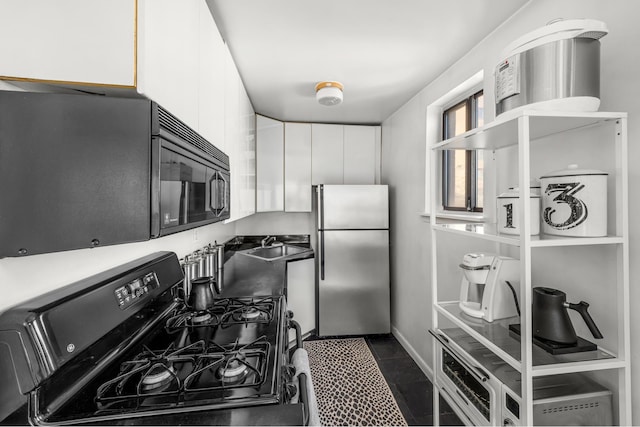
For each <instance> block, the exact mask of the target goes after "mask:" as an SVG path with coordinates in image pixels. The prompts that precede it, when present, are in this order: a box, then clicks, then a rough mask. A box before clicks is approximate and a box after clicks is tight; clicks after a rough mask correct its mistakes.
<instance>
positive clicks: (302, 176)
mask: <svg viewBox="0 0 640 427" xmlns="http://www.w3.org/2000/svg"><path fill="white" fill-rule="evenodd" d="M284 210H285V211H286V212H311V124H309V123H285V124H284Z"/></svg>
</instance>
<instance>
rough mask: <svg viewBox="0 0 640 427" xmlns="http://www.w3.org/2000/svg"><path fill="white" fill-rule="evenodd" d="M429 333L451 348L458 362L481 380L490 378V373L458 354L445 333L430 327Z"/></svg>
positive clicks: (445, 346)
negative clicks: (472, 364)
mask: <svg viewBox="0 0 640 427" xmlns="http://www.w3.org/2000/svg"><path fill="white" fill-rule="evenodd" d="M429 333H430V334H431V335H433V336H434V338H435V339H437V340H438V341H439V342H440V344H442V346H443V347H444V348H446V349H447V350H449V352H450V353H451V355H452V356H454V357H455V358H456V359H457V360H458V362H460V364H461V365H462V366H464V367H465V368H466V369H467V370H468V371H469V372H470V373H471V374H472V375H473V376H474V377H476V378H477V379H478V380H480V381H481V382H486V381H488V380H489V375H488V374H486V373H485V372H484V371H483V370H482V369H480V368H478V367H477V366H471V365H470V364H469V363H468V362H467V361H466V360H464V358H463V357H462V356H461V355H460V354H458V352H457V351H455V350H454V349H452V348H451V346H450V345H449V338H447V337H446V336H444V335H443V334H440V333H437V332H434V331H432V330H431V329H429Z"/></svg>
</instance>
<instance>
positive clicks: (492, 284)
mask: <svg viewBox="0 0 640 427" xmlns="http://www.w3.org/2000/svg"><path fill="white" fill-rule="evenodd" d="M460 268H461V269H462V272H463V275H462V283H461V285H460V302H459V306H460V310H462V312H463V313H465V314H467V315H469V316H471V317H475V318H479V319H484V320H485V321H487V322H493V321H494V320H499V319H505V318H507V317H513V316H517V315H519V314H520V313H519V308H518V295H519V292H518V291H519V283H520V262H519V261H518V260H517V259H514V258H509V257H505V256H500V255H496V254H483V253H468V254H466V255H464V257H463V259H462V264H460Z"/></svg>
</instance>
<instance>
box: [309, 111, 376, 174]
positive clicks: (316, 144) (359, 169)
mask: <svg viewBox="0 0 640 427" xmlns="http://www.w3.org/2000/svg"><path fill="white" fill-rule="evenodd" d="M311 148H312V156H311V158H312V169H311V170H312V182H313V185H317V184H376V183H379V181H380V155H379V152H380V126H355V125H326V124H315V123H314V124H312V125H311Z"/></svg>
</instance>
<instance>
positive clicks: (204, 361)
mask: <svg viewBox="0 0 640 427" xmlns="http://www.w3.org/2000/svg"><path fill="white" fill-rule="evenodd" d="M269 350H270V344H269V342H267V341H266V336H264V335H263V336H260V337H259V338H257V339H256V340H254V341H253V342H251V343H248V344H239V343H238V341H236V342H235V343H234V344H231V345H227V346H220V345H218V344H216V343H215V342H209V343H206V342H205V341H204V340H200V341H197V342H194V343H193V344H190V345H187V346H185V347H182V348H177V349H176V348H175V345H174V344H171V345H170V346H169V347H168V348H167V349H165V350H163V351H152V350H150V349H148V348H146V347H145V348H144V350H143V351H142V352H141V353H139V354H138V355H137V356H135V357H134V358H133V359H132V360H128V361H125V362H122V363H121V365H120V373H119V374H118V375H117V376H116V377H115V378H113V379H111V380H109V381H106V382H105V383H103V384H102V385H101V386H100V387H98V390H97V393H96V399H95V400H96V403H97V405H98V409H99V411H112V410H122V409H140V408H142V407H149V406H167V405H171V404H173V405H176V404H180V402H183V401H186V400H191V399H198V398H201V397H202V393H203V392H209V393H210V392H212V391H216V390H218V391H224V390H230V389H238V388H258V387H259V386H261V385H262V384H263V383H264V381H265V378H266V369H267V365H268V363H267V362H268V355H269Z"/></svg>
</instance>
